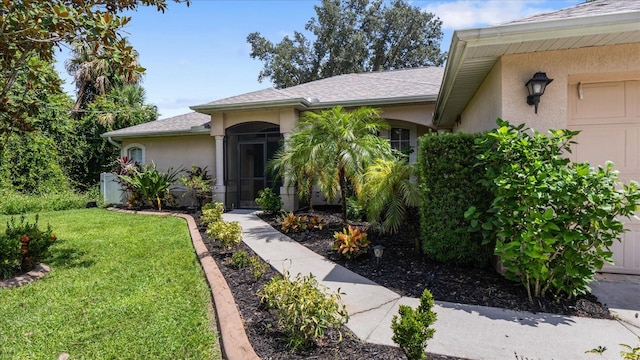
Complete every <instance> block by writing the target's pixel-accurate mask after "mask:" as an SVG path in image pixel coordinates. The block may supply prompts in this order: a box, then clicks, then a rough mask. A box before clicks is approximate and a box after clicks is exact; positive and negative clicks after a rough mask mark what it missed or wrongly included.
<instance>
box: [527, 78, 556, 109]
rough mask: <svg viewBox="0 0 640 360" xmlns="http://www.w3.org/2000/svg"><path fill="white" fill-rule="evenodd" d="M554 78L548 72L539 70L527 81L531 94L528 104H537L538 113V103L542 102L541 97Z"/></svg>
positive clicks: (528, 97)
mask: <svg viewBox="0 0 640 360" xmlns="http://www.w3.org/2000/svg"><path fill="white" fill-rule="evenodd" d="M552 81H553V79H549V78H548V77H547V73H543V72H537V73H535V74H534V75H533V77H532V78H531V79H530V80H529V81H527V83H526V84H525V86H526V87H527V90H529V96H527V104H529V105H535V109H536V114H537V113H538V103H540V97H541V96H542V94H544V89H545V88H546V87H547V85H549V83H551V82H552Z"/></svg>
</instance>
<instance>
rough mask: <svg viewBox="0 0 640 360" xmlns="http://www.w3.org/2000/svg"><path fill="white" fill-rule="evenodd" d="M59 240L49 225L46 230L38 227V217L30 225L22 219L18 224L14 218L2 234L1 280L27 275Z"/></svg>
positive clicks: (0, 243)
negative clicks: (22, 274)
mask: <svg viewBox="0 0 640 360" xmlns="http://www.w3.org/2000/svg"><path fill="white" fill-rule="evenodd" d="M56 240H57V237H56V235H55V234H53V231H52V230H51V226H50V225H47V228H46V230H42V229H40V227H39V226H38V215H36V217H35V221H34V222H33V223H32V224H30V223H29V222H25V217H24V216H21V217H20V223H18V224H16V221H15V219H14V218H11V220H10V221H8V222H7V227H6V229H5V231H4V233H2V234H0V279H7V278H10V277H12V276H15V275H17V274H21V273H26V272H28V271H30V270H31V269H33V268H34V267H35V266H36V265H37V264H39V263H40V262H41V261H42V259H44V258H45V257H46V256H47V254H48V252H49V247H50V246H51V245H53V244H54V243H55V242H56Z"/></svg>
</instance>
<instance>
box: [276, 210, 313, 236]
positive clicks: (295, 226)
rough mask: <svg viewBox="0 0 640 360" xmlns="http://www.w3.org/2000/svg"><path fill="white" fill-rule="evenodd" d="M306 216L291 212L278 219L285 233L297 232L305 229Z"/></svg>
mask: <svg viewBox="0 0 640 360" xmlns="http://www.w3.org/2000/svg"><path fill="white" fill-rule="evenodd" d="M307 222H308V219H307V217H306V216H298V215H296V214H294V213H292V212H290V213H289V214H287V215H286V216H285V217H283V218H282V219H281V220H280V226H281V227H282V231H284V232H285V233H290V232H291V233H297V232H301V231H304V230H306V229H307Z"/></svg>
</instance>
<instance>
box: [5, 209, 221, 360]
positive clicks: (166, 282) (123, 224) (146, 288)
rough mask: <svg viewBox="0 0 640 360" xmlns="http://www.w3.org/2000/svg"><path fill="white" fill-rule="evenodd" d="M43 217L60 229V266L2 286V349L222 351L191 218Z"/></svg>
mask: <svg viewBox="0 0 640 360" xmlns="http://www.w3.org/2000/svg"><path fill="white" fill-rule="evenodd" d="M8 219H9V217H6V216H4V217H3V216H0V223H5V222H6V221H7V220H8ZM40 222H41V223H43V224H46V223H50V224H51V226H52V227H53V228H54V229H55V231H56V235H57V237H58V239H57V240H56V244H55V245H54V246H52V247H51V254H50V256H49V257H47V258H45V260H44V262H45V263H47V264H48V265H50V266H51V268H52V271H51V272H50V273H49V274H48V275H47V276H46V277H45V278H44V279H41V280H38V281H36V282H34V283H32V284H29V285H26V286H22V287H19V288H13V289H2V290H0V313H1V314H2V321H0V334H2V341H1V342H0V358H3V359H57V358H58V357H59V355H60V354H62V353H67V354H69V355H70V358H72V359H74V358H76V359H81V358H84V359H106V358H111V359H116V358H117V359H148V358H164V359H170V358H173V359H178V358H179V359H220V358H221V355H220V350H219V346H218V343H217V334H216V331H215V324H214V323H213V314H212V310H211V305H210V304H211V299H210V290H209V288H208V286H207V284H206V281H205V280H204V278H203V275H202V273H201V268H200V264H199V262H198V259H197V257H196V256H195V254H194V252H193V246H192V244H191V239H190V237H189V233H188V230H187V226H186V225H185V223H184V220H182V219H179V218H173V217H159V216H143V215H135V214H121V213H114V212H109V211H106V210H102V209H84V210H73V211H60V212H47V213H42V214H40Z"/></svg>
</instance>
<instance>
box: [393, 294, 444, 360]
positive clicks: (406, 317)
mask: <svg viewBox="0 0 640 360" xmlns="http://www.w3.org/2000/svg"><path fill="white" fill-rule="evenodd" d="M433 304H434V303H433V296H432V295H431V292H429V290H426V289H425V290H424V292H423V293H422V297H421V298H420V305H419V306H418V308H417V309H413V308H412V307H410V306H407V305H400V309H399V310H398V313H399V317H398V315H394V316H393V318H392V319H391V329H393V337H392V338H391V339H392V340H393V341H394V342H395V343H396V344H398V346H400V348H401V349H402V351H404V353H405V355H407V358H408V359H409V360H413V359H425V358H426V354H425V348H426V347H427V340H429V339H431V338H432V337H433V334H434V333H435V332H436V331H435V329H433V328H429V327H430V326H431V325H433V323H435V322H436V320H437V314H436V313H435V312H433V311H432V310H431V309H432V308H433Z"/></svg>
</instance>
